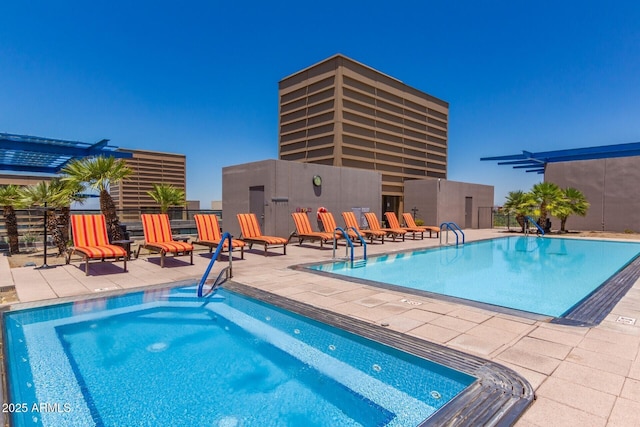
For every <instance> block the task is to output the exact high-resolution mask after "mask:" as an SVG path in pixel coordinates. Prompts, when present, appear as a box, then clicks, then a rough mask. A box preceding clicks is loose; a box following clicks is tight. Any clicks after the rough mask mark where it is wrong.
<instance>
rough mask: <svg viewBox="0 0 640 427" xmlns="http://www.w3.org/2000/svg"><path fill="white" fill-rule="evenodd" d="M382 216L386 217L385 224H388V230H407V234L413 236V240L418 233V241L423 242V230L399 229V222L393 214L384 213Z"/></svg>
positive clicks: (416, 228)
mask: <svg viewBox="0 0 640 427" xmlns="http://www.w3.org/2000/svg"><path fill="white" fill-rule="evenodd" d="M384 216H386V217H387V223H389V227H390V228H392V229H398V228H399V229H402V230H407V233H411V234H413V240H416V233H420V239H423V240H424V229H422V228H418V227H415V228H411V227H400V221H398V217H397V216H396V213H395V212H385V213H384Z"/></svg>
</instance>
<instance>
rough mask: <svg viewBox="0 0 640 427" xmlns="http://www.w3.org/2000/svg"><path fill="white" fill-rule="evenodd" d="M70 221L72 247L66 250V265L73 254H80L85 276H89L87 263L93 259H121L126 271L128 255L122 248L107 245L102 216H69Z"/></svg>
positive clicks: (105, 229) (105, 225)
mask: <svg viewBox="0 0 640 427" xmlns="http://www.w3.org/2000/svg"><path fill="white" fill-rule="evenodd" d="M70 220H71V233H72V235H73V246H72V247H70V248H68V249H67V253H66V255H65V263H66V264H69V263H70V262H71V256H72V255H73V254H80V255H82V257H83V258H82V260H83V261H84V273H85V275H86V276H88V275H89V261H90V260H93V259H99V260H100V261H101V262H104V261H106V260H111V259H113V261H119V260H120V259H122V262H123V270H124V272H126V271H127V258H128V257H129V255H128V254H127V251H126V249H125V248H124V247H122V246H116V245H112V244H110V243H109V237H108V235H107V223H106V220H105V218H104V215H71V217H70Z"/></svg>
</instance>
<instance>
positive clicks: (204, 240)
mask: <svg viewBox="0 0 640 427" xmlns="http://www.w3.org/2000/svg"><path fill="white" fill-rule="evenodd" d="M193 219H195V220H196V227H197V228H198V240H197V241H195V242H193V244H195V245H202V246H206V247H208V248H209V253H211V252H212V251H213V248H217V247H218V245H219V244H220V240H222V235H221V234H220V225H219V224H218V217H217V216H216V215H201V214H196V215H194V216H193ZM244 245H245V243H244V242H243V241H242V240H238V239H231V247H232V248H233V249H236V248H240V259H244ZM222 247H223V248H228V247H229V242H228V241H227V240H225V241H224V242H223V243H222Z"/></svg>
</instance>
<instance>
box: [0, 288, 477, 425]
mask: <svg viewBox="0 0 640 427" xmlns="http://www.w3.org/2000/svg"><path fill="white" fill-rule="evenodd" d="M194 293H195V290H194V288H193V287H189V288H175V289H166V290H156V291H148V292H145V293H136V294H130V295H126V296H122V297H116V298H109V299H98V300H91V301H84V302H77V303H73V304H65V305H59V306H49V307H45V308H40V309H30V310H23V311H14V312H9V313H7V314H5V329H6V330H5V334H6V338H7V340H6V344H7V345H6V346H5V348H6V351H7V356H6V357H7V360H8V375H7V376H8V383H9V393H10V402H12V403H13V404H14V406H13V407H12V408H13V410H12V411H11V412H13V413H12V420H13V422H14V425H18V426H23V425H24V426H31V425H43V426H91V425H96V426H134V425H135V426H169V425H171V426H181V425H185V426H220V427H233V426H297V425H304V426H314V425H315V426H328V425H332V426H333V425H340V426H357V425H363V426H383V425H388V426H411V425H418V424H420V423H421V422H422V421H423V420H424V419H426V418H428V417H429V416H430V415H432V414H433V413H434V412H435V411H436V410H437V409H438V408H440V407H442V406H443V405H444V404H446V403H447V402H448V401H449V400H451V399H452V398H453V397H455V396H456V395H457V394H458V393H460V392H461V391H462V390H464V389H465V388H466V387H467V386H468V385H469V384H471V383H472V382H473V381H475V378H473V377H471V376H468V375H466V374H463V373H461V372H458V371H454V370H451V369H449V368H446V367H444V366H441V365H438V364H435V363H433V362H430V361H427V360H424V359H421V358H418V357H415V356H412V355H409V354H407V353H403V352H400V351H397V350H395V349H392V348H389V347H385V346H383V345H380V344H377V343H374V342H372V341H369V340H366V339H364V338H362V337H358V336H356V335H353V334H350V333H347V332H345V331H342V330H339V329H335V328H332V327H329V326H327V325H325V324H322V323H319V322H316V321H313V320H310V319H307V318H304V317H302V316H298V315H296V314H293V313H290V312H287V311H285V310H282V309H279V308H276V307H274V306H270V305H267V304H265V303H262V302H259V301H256V300H252V299H249V298H246V297H242V296H240V295H238V294H235V293H232V292H228V291H224V290H220V291H218V293H217V294H216V295H214V296H213V297H211V298H210V299H209V300H208V302H207V303H204V302H203V300H202V299H200V300H197V299H195V298H193V297H192V295H194ZM17 405H20V406H17ZM22 405H24V406H22ZM23 409H24V410H23Z"/></svg>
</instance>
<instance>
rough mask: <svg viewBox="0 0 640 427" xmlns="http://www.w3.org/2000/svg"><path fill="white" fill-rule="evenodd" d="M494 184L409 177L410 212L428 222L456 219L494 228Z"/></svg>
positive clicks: (459, 222) (471, 225) (463, 223)
mask: <svg viewBox="0 0 640 427" xmlns="http://www.w3.org/2000/svg"><path fill="white" fill-rule="evenodd" d="M493 196H494V188H493V186H492V185H484V184H472V183H469V182H458V181H449V180H446V179H435V178H427V179H421V180H412V181H408V182H407V184H406V188H405V200H406V208H407V209H406V212H412V213H413V215H414V217H415V218H419V219H421V220H423V221H424V222H425V224H426V225H436V226H439V225H440V224H442V223H443V222H455V223H456V224H457V225H458V226H460V227H462V228H465V229H467V228H492V227H493V224H492V216H491V211H492V208H493Z"/></svg>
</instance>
